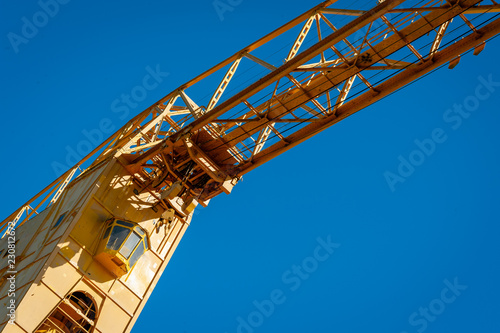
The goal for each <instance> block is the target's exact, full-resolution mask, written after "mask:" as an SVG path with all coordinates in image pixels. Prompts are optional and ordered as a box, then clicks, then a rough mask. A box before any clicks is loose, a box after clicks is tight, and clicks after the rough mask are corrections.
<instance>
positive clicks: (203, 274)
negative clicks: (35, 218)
mask: <svg viewBox="0 0 500 333" xmlns="http://www.w3.org/2000/svg"><path fill="white" fill-rule="evenodd" d="M61 2H63V1H61ZM367 2H368V1H361V0H360V1H358V3H359V4H360V5H366V3H367ZM372 2H373V4H375V2H376V1H372ZM344 3H349V2H348V1H346V2H344ZM233 4H234V6H233V11H230V12H226V13H224V15H223V20H221V19H220V17H219V16H218V14H217V11H216V10H215V9H214V6H213V4H212V1H211V0H206V1H199V0H195V1H190V2H180V1H174V2H166V1H157V0H143V1H131V0H123V1H113V2H111V1H109V2H102V1H94V0H89V1H81V0H71V1H67V3H66V4H64V5H60V6H59V12H58V13H57V14H55V15H54V17H51V18H50V19H49V20H48V22H47V23H46V24H45V25H43V27H41V28H39V29H38V31H37V32H36V33H35V32H31V33H32V35H33V36H32V37H30V38H28V39H27V43H21V44H19V45H18V46H17V52H16V50H15V48H13V46H12V44H11V43H10V42H9V39H8V37H7V36H8V33H9V32H14V33H16V34H21V33H22V32H21V29H22V27H23V24H24V23H23V21H22V19H23V17H26V18H29V20H32V18H33V15H34V14H36V13H37V12H39V11H40V5H39V4H37V2H36V1H33V0H29V1H15V2H13V1H6V0H0V6H1V7H0V8H1V9H0V35H1V36H2V38H1V51H0V54H1V66H0V71H1V72H0V75H1V77H2V81H1V82H2V83H1V89H0V108H1V110H2V115H3V117H4V121H3V126H2V132H1V140H2V141H1V142H2V145H3V157H2V163H1V164H0V172H1V174H2V175H3V179H2V181H3V184H2V187H3V194H2V205H1V207H0V213H1V215H2V216H4V217H5V216H7V215H8V214H10V213H11V212H12V211H13V210H14V209H16V208H17V207H18V206H19V205H21V204H22V203H24V202H25V201H26V200H27V199H29V198H30V197H31V196H33V195H34V194H36V193H37V192H38V191H39V190H40V189H42V188H43V187H44V186H45V185H47V184H48V183H50V182H51V181H52V180H53V179H54V178H55V177H56V174H55V171H54V169H53V167H52V166H53V164H54V162H58V163H61V164H63V163H64V160H65V158H66V156H67V151H66V149H67V147H72V148H74V149H75V147H77V145H78V143H79V142H81V141H82V140H83V139H85V136H84V134H83V132H82V131H84V130H86V131H90V130H92V129H95V128H98V127H99V124H100V122H101V121H102V119H106V118H107V119H110V120H111V122H112V124H113V126H116V128H118V127H119V126H121V125H122V124H123V123H124V122H125V121H126V120H128V119H129V118H131V117H132V116H133V115H134V114H136V113H138V112H140V111H142V110H143V109H144V108H145V107H147V106H149V105H150V104H152V103H154V102H155V101H157V100H158V99H159V98H161V97H162V96H164V95H165V94H166V93H168V92H170V91H171V90H173V89H175V88H176V87H177V86H178V85H180V84H182V83H184V82H185V81H187V80H188V79H190V78H192V77H194V76H195V75H197V74H199V73H200V72H202V71H203V70H206V69H208V68H209V67H211V66H212V65H214V64H216V63H217V62H219V61H221V60H223V59H224V58H226V57H228V56H230V55H232V54H233V53H234V52H236V51H237V50H239V49H241V48H243V47H244V46H246V45H247V44H249V43H251V42H253V41H254V40H256V39H257V38H260V37H261V36H263V35H264V34H266V33H268V32H270V31H271V30H272V29H274V28H277V27H278V26H280V25H281V24H283V23H285V22H287V21H288V20H289V19H292V18H294V17H295V16H297V15H298V14H300V13H302V12H304V11H305V10H307V9H309V8H310V7H312V6H314V5H315V4H316V2H314V1H307V2H305V1H295V0H292V1H285V0H273V1H263V0H252V1H250V0H243V1H237V0H233ZM350 8H355V5H351V6H350ZM39 19H43V18H39ZM30 36H31V35H30ZM499 53H500V40H498V39H497V40H494V41H493V42H491V43H488V44H487V45H486V48H485V50H484V51H483V53H481V54H480V55H479V56H477V57H475V56H472V55H471V54H469V55H466V56H464V57H463V59H462V61H461V62H460V64H459V65H458V66H457V67H456V68H455V69H454V70H448V69H443V70H441V71H439V72H436V73H434V75H432V76H429V77H426V78H424V79H422V80H420V81H418V82H417V83H415V84H413V85H411V86H409V87H407V88H405V89H404V90H402V91H400V92H399V93H398V94H395V95H393V96H390V97H389V98H387V99H385V100H383V101H381V102H379V103H377V104H375V105H373V106H371V107H369V108H368V109H365V110H363V111H362V112H360V113H358V114H356V115H354V116H353V117H350V118H349V119H347V120H345V121H343V122H341V123H340V124H338V125H336V126H334V127H332V128H330V129H329V130H327V131H325V132H323V133H321V134H320V135H318V136H316V137H314V138H313V139H311V140H309V141H308V142H306V143H304V144H302V145H300V146H299V147H297V148H295V149H293V150H291V151H289V152H287V153H286V154H284V155H283V156H281V157H279V158H277V159H275V160H273V161H271V162H270V163H268V164H266V165H265V166H263V167H261V168H259V169H258V170H255V171H253V172H251V173H249V174H248V175H246V176H245V177H244V180H243V182H241V183H240V184H238V185H237V186H236V187H235V188H234V190H233V193H232V194H231V195H229V196H226V195H221V196H220V197H217V198H216V199H214V200H212V202H211V203H210V205H209V207H208V208H203V209H199V211H197V212H196V215H195V217H194V219H193V222H192V226H191V227H190V229H188V231H187V233H186V235H185V237H184V239H183V240H182V242H181V244H180V246H179V247H178V249H177V251H176V253H175V254H174V256H173V259H172V260H171V262H170V264H169V266H168V267H167V269H166V271H165V273H164V275H163V277H162V278H161V280H160V282H159V284H158V286H157V288H156V290H155V292H154V293H153V295H152V297H151V298H150V301H149V303H148V304H147V305H146V307H145V309H144V311H143V313H142V314H141V316H140V317H139V320H138V322H137V324H136V326H135V327H134V329H133V331H132V332H134V333H140V332H179V333H185V332H220V333H224V332H228V333H232V332H237V331H238V326H241V327H240V329H239V332H242V333H249V332H251V331H253V332H256V333H264V332H272V333H275V332H331V333H337V332H338V333H353V332H375V333H378V332H381V333H401V332H408V333H413V332H420V333H421V332H429V333H431V332H484V333H489V332H500V322H499V320H498V318H499V317H500V300H499V297H500V285H499V283H498V281H500V262H499V257H500V256H499V253H500V242H499V237H500V227H499V221H500V219H499V217H500V216H499V215H500V214H499V210H498V206H499V205H498V202H499V199H500V196H499V185H500V184H499V183H500V176H499V175H498V169H499V166H500V160H499V157H498V156H499V153H500V148H499V146H498V143H499V142H500V141H499V139H500V131H499V130H498V126H499V124H500V115H499V108H498V105H499V103H500V86H498V85H497V86H491V87H490V88H491V91H489V95H488V96H487V97H484V99H483V100H480V101H479V104H478V105H476V106H474V110H475V111H474V112H472V113H471V115H470V116H468V118H466V119H465V118H463V119H462V120H461V121H460V123H459V120H457V119H456V118H455V119H454V120H452V119H448V121H445V119H444V118H443V117H446V114H447V110H449V109H452V108H453V107H454V104H457V105H460V104H464V103H466V102H471V101H473V100H472V99H471V98H469V99H467V98H468V97H470V96H475V94H476V89H477V87H478V86H480V85H481V84H483V83H481V82H482V81H481V79H479V77H480V76H481V77H483V78H484V79H488V77H490V79H491V80H493V81H494V82H500V69H499V67H498V54H499ZM148 66H150V67H151V68H155V67H156V66H160V69H161V71H164V72H168V73H169V75H168V76H165V77H163V79H162V82H160V84H159V85H158V87H157V88H155V89H153V90H152V91H149V92H148V95H147V96H146V97H145V98H144V100H143V101H141V102H140V103H138V105H137V106H136V107H134V108H131V110H130V114H129V115H128V116H127V117H126V118H124V119H120V117H119V116H120V114H118V113H115V112H113V111H112V103H113V101H114V100H115V99H117V98H119V97H120V95H121V94H122V93H130V91H131V89H132V88H133V87H134V86H137V85H138V84H141V80H142V78H143V77H144V76H145V75H146V74H147V70H146V68H147V67H148ZM483 86H484V84H483ZM482 89H483V90H482V92H483V93H484V94H485V93H486V92H487V90H484V88H482ZM436 131H437V132H436ZM433 132H434V135H435V137H437V138H438V139H439V141H440V143H436V144H435V148H434V151H433V153H432V154H430V156H426V157H425V161H423V163H422V164H421V165H419V166H417V167H415V169H414V170H412V171H408V170H407V173H408V175H407V177H406V176H405V179H406V180H405V182H404V183H397V184H395V185H394V191H392V190H391V188H390V186H389V185H388V183H387V181H386V178H385V176H384V174H385V173H386V172H387V171H389V172H392V173H397V172H398V171H397V169H398V166H399V164H400V163H401V162H400V159H399V156H402V157H403V158H404V159H409V158H410V155H412V154H413V155H412V156H413V157H414V158H418V156H417V155H418V153H415V151H417V150H418V149H419V148H418V145H417V144H416V143H415V140H420V142H423V141H425V140H428V139H430V138H432V137H433V134H432V133H433ZM444 138H446V139H444ZM443 141H444V142H443ZM425 142H428V141H425ZM318 238H321V239H322V241H324V242H328V239H330V240H331V242H333V243H335V245H334V246H331V247H329V248H328V250H329V251H331V252H332V253H328V252H326V251H327V250H325V249H324V248H318V244H320V243H318ZM314 255H316V258H315V257H314ZM318 259H320V260H318ZM321 260H322V261H321ZM294 267H295V268H294ZM297 267H303V268H301V269H300V270H301V271H300V272H299V270H298V268H297ZM307 270H309V272H310V273H307V272H306V271H307ZM450 285H451V287H450ZM270 299H273V300H274V301H275V302H276V303H279V304H275V305H274V309H273V311H272V312H273V313H272V314H270V312H271V310H270V309H269V302H270V301H269V300H270ZM256 304H257V305H256ZM259 307H264V309H262V308H261V310H260V311H261V313H263V312H265V314H267V315H268V316H266V315H265V314H264V315H263V314H261V315H259V314H257V312H256V311H259V310H258V308H259ZM266 307H267V308H266ZM429 307H430V308H431V310H428V312H427V313H426V312H425V311H426V310H425V309H426V308H429ZM238 318H243V319H241V320H240V319H238ZM242 320H243V321H244V322H245V324H241V322H242ZM249 322H253V324H254V326H257V327H255V328H252V329H251V330H249V329H248V327H250V326H248V327H247V328H244V326H246V325H250V324H249Z"/></svg>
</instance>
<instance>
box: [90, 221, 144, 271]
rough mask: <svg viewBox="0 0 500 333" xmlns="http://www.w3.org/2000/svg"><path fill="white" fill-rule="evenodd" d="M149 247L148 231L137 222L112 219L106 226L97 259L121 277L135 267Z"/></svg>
mask: <svg viewBox="0 0 500 333" xmlns="http://www.w3.org/2000/svg"><path fill="white" fill-rule="evenodd" d="M148 248H149V245H148V236H147V233H146V231H145V230H144V229H142V228H141V227H140V226H139V225H137V223H132V222H129V221H123V220H119V219H112V220H110V221H108V222H107V225H106V227H105V231H104V233H103V235H102V238H101V241H100V244H99V249H98V251H97V255H96V260H97V261H99V262H100V263H101V264H102V265H103V266H104V267H106V268H107V269H108V270H109V271H110V272H111V273H112V274H113V275H115V276H116V277H120V276H122V275H124V274H126V273H128V272H129V271H130V270H131V269H132V268H133V267H134V265H135V264H136V263H137V261H138V260H139V258H140V257H141V256H142V255H143V254H144V253H145V252H146V250H147V249H148Z"/></svg>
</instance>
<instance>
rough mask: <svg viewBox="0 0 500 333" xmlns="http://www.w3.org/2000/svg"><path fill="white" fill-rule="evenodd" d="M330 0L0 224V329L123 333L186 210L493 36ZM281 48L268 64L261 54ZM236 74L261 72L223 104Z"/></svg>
mask: <svg viewBox="0 0 500 333" xmlns="http://www.w3.org/2000/svg"><path fill="white" fill-rule="evenodd" d="M333 3H334V2H333V1H326V2H323V3H321V4H320V5H318V6H316V7H314V8H312V9H311V10H309V11H307V12H305V13H304V14H302V15H300V16H299V17H297V18H296V19H294V20H292V21H290V22H289V23H287V24H285V25H283V26H282V27H280V28H278V29H277V30H275V31H274V32H272V33H270V34H269V35H267V36H265V37H263V38H261V39H260V40H258V41H257V42H255V43H253V44H251V45H249V46H248V47H246V48H245V49H243V50H241V51H239V52H237V53H236V54H234V55H233V56H231V57H229V58H228V59H226V60H224V61H223V62H221V63H220V64H218V65H216V66H214V67H213V68H211V69H209V70H207V71H206V72H204V73H202V74H200V75H199V76H197V77H196V78H194V79H192V80H191V81H189V82H187V83H185V84H184V85H182V86H180V87H179V88H177V89H176V90H174V91H172V92H171V93H169V94H168V95H166V96H165V97H164V98H162V99H161V100H159V101H158V102H156V103H154V104H153V105H152V106H151V107H149V108H147V109H146V110H144V111H143V112H142V113H140V114H138V115H137V116H135V117H134V118H133V119H131V120H130V121H129V122H128V123H127V124H125V125H124V126H123V127H122V128H121V129H119V130H118V131H117V132H116V133H114V134H113V135H112V136H110V137H109V138H108V139H107V140H105V141H104V142H103V143H102V144H101V145H100V146H99V147H97V148H96V149H95V150H94V151H92V152H91V153H89V154H88V155H87V156H86V157H85V158H84V159H82V160H81V161H80V162H79V163H77V165H75V166H74V167H73V168H71V169H70V170H68V171H67V172H66V173H64V174H63V175H62V176H61V177H59V178H58V179H56V180H55V181H54V182H52V183H51V184H49V185H48V186H47V187H46V188H45V189H43V190H42V191H41V192H40V193H38V194H37V195H36V196H35V197H33V198H32V199H30V200H29V201H28V202H26V203H25V204H24V205H23V206H21V207H20V208H19V209H17V210H16V211H15V212H14V213H12V214H11V215H10V216H9V217H7V218H6V219H5V220H4V221H3V222H2V223H1V224H0V228H1V230H2V234H3V237H2V239H1V240H0V249H1V250H0V251H2V252H0V273H1V274H0V279H1V280H0V283H1V284H0V289H1V291H0V317H1V319H0V331H1V332H16V333H17V332H63V333H65V332H102V333H105V332H106V333H108V332H113V333H115V332H129V331H130V330H131V329H132V327H133V324H134V322H135V321H136V319H137V317H138V316H139V314H140V312H141V310H142V308H143V307H144V305H145V303H146V301H147V300H148V297H149V296H150V295H151V293H152V291H153V289H154V287H155V285H156V283H157V282H158V280H159V278H160V276H161V274H162V272H163V271H164V269H165V267H166V265H167V263H168V261H169V259H170V258H171V256H172V254H173V252H174V250H175V248H176V247H177V245H178V243H179V241H180V240H181V238H182V236H183V234H184V232H185V231H186V228H187V227H188V226H189V224H190V222H191V218H192V216H193V211H194V209H195V208H196V206H197V205H202V206H207V205H208V203H209V201H210V200H211V199H212V198H214V197H215V196H217V195H219V194H221V193H226V194H229V193H230V192H231V191H232V188H233V187H234V186H235V185H236V184H237V182H238V181H239V180H240V179H241V177H242V176H243V175H244V174H245V173H247V172H249V171H251V170H253V169H255V168H256V167H258V166H260V165H262V164H263V163H265V162H267V161H269V160H270V159H272V158H274V157H276V156H278V155H279V154H281V153H283V152H284V151H286V150H288V149H290V148H292V147H294V146H295V145H297V144H299V143H301V142H303V141H305V140H306V139H308V138H310V137H312V136H313V135H315V134H317V133H319V132H320V131H322V130H324V129H326V128H328V127H330V126H331V125H333V124H335V123H337V122H339V121H340V120H342V119H345V118H346V117H348V116H350V115H352V114H354V113H355V112H357V111H359V110H361V109H363V108H365V107H367V106H369V105H371V104H372V103H374V102H376V101H378V100H380V99H382V98H384V97H386V96H388V95H389V94H391V93H393V92H395V91H397V90H398V89H400V88H402V87H403V86H405V85H407V84H409V83H411V82H412V81H414V80H416V79H418V78H420V77H422V76H423V75H426V74H428V73H430V72H432V71H433V70H436V69H438V68H439V67H441V66H443V65H446V64H448V66H449V68H453V67H455V66H456V65H457V64H458V63H459V60H460V55H461V54H463V53H465V52H468V51H469V50H472V51H473V53H474V55H478V54H479V53H480V52H481V51H482V50H483V49H484V47H485V43H486V42H487V41H488V40H489V39H491V38H493V37H495V36H496V35H497V34H498V33H499V32H500V20H499V19H498V18H497V17H496V15H497V13H498V12H499V11H500V6H499V5H497V4H496V3H495V2H491V3H488V2H486V1H480V0H457V1H441V0H436V1H428V2H419V3H418V6H415V4H416V2H415V1H410V0H407V1H404V0H392V1H391V0H386V1H383V2H381V3H379V4H377V5H376V6H375V7H373V8H371V9H368V10H364V9H356V10H354V9H336V8H334V7H333ZM339 16H341V17H349V18H350V20H348V22H347V23H346V24H345V25H343V26H339V27H337V26H336V21H335V18H336V17H339ZM283 39H287V40H288V41H289V42H291V45H292V46H291V47H289V48H288V49H287V50H286V51H285V53H284V54H278V58H279V61H276V60H274V59H263V58H262V57H260V51H261V49H264V48H265V47H267V46H268V45H272V44H273V43H278V44H277V45H278V46H280V45H281V44H280V43H283ZM245 66H248V68H255V67H257V68H259V69H260V70H264V71H265V72H264V74H262V75H260V76H258V78H257V79H254V80H253V81H251V83H250V84H248V85H247V86H245V87H244V88H242V89H237V90H236V92H235V93H234V94H232V95H231V94H230V93H229V91H226V88H227V87H228V86H229V85H230V84H232V83H234V82H233V81H237V80H238V75H239V73H241V72H245ZM251 66H253V67H251ZM214 82H215V84H214ZM195 86H196V87H199V86H201V87H202V90H206V91H209V92H210V96H211V97H210V99H208V100H207V101H204V102H203V104H202V102H201V101H199V100H198V99H197V97H196V93H191V91H192V89H193V88H194V87H195ZM198 90H199V88H198ZM193 91H195V90H193Z"/></svg>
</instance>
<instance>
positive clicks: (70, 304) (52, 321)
mask: <svg viewBox="0 0 500 333" xmlns="http://www.w3.org/2000/svg"><path fill="white" fill-rule="evenodd" d="M96 315H97V307H96V304H95V301H94V299H93V298H92V296H90V295H89V294H88V293H86V292H85V291H75V292H73V293H71V294H69V295H67V296H66V297H65V298H64V299H63V300H62V301H61V302H60V303H59V304H58V306H57V307H56V308H55V309H54V311H52V313H51V314H50V315H49V316H48V317H47V318H46V319H45V320H44V321H43V322H42V324H40V326H39V327H38V329H37V330H35V333H46V332H58V333H60V332H64V333H90V332H93V330H94V326H95V321H96Z"/></svg>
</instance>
